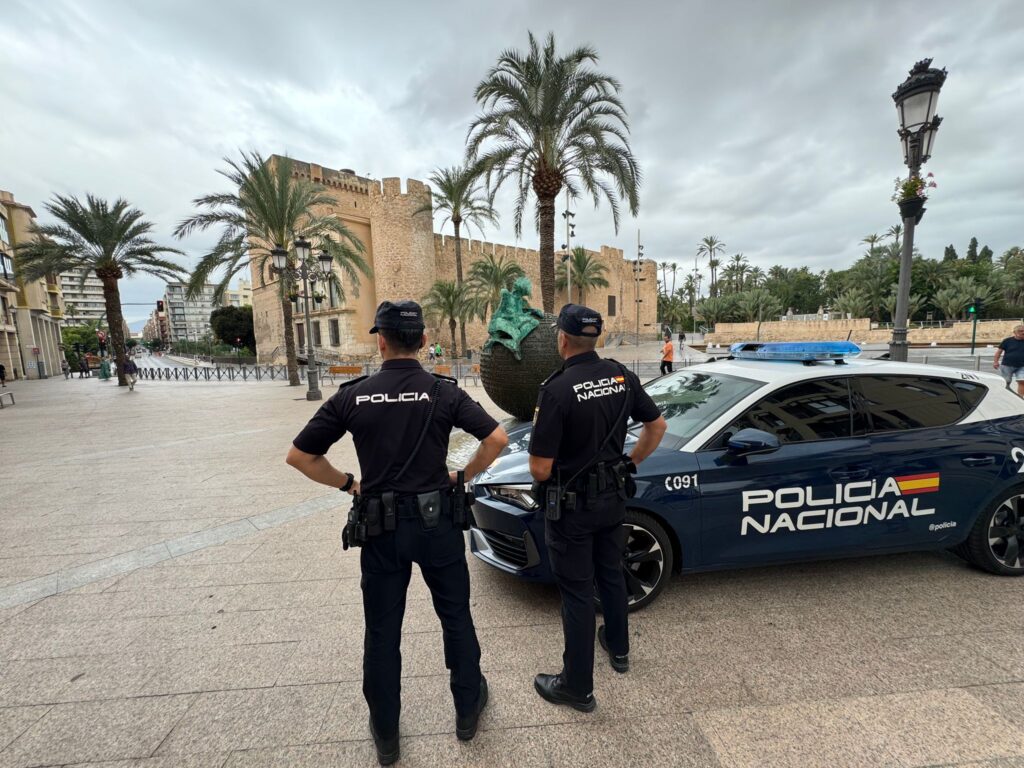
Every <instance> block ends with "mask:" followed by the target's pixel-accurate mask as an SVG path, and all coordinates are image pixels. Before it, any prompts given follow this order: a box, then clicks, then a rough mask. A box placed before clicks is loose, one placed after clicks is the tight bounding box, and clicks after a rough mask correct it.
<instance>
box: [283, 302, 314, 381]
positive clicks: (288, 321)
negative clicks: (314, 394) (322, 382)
mask: <svg viewBox="0 0 1024 768" xmlns="http://www.w3.org/2000/svg"><path fill="white" fill-rule="evenodd" d="M281 314H282V315H284V354H285V357H286V358H287V359H288V385H289V386H292V387H297V386H299V384H300V382H299V361H298V359H297V358H296V356H295V324H294V323H293V322H292V303H291V301H290V300H289V299H288V296H287V294H284V295H282V296H281ZM306 333H309V329H308V328H307V329H306Z"/></svg>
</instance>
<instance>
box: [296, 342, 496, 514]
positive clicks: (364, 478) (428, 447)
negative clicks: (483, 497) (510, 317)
mask: <svg viewBox="0 0 1024 768" xmlns="http://www.w3.org/2000/svg"><path fill="white" fill-rule="evenodd" d="M437 381H438V379H437V378H436V377H435V376H434V375H433V374H431V373H428V372H427V371H425V370H423V367H422V366H421V365H420V364H419V362H418V361H416V360H408V359H401V360H385V361H384V364H383V365H382V366H381V370H380V372H379V373H377V374H376V375H374V376H370V377H369V378H365V379H358V380H356V381H354V382H352V383H350V384H343V385H342V386H341V388H340V389H339V390H338V392H337V393H335V394H334V395H333V396H332V397H331V398H330V399H329V400H328V401H327V402H325V403H324V404H323V405H322V406H320V410H318V411H317V412H316V415H315V416H313V418H312V419H310V421H309V423H308V424H307V425H306V426H305V428H304V429H303V430H302V432H300V433H299V435H298V437H296V438H295V440H293V441H292V444H293V445H294V446H295V447H296V448H298V449H299V450H300V451H304V452H305V453H311V454H314V455H317V456H322V455H323V454H325V453H327V450H328V449H329V448H330V447H331V446H332V445H334V443H336V442H337V441H338V440H340V439H341V437H342V436H343V435H344V434H345V433H346V432H351V433H352V438H353V440H354V442H355V446H356V455H357V456H358V457H359V471H360V481H359V482H360V493H361V494H363V495H364V496H368V495H373V494H380V493H384V492H386V491H395V492H397V493H425V492H427V491H433V490H443V489H446V488H449V487H451V482H450V481H449V479H448V469H447V466H446V460H447V457H448V437H449V435H450V434H451V431H452V428H453V427H459V428H461V429H463V430H465V431H466V432H468V433H469V434H471V435H472V436H473V437H475V438H476V439H477V440H483V439H484V438H485V437H487V436H488V435H490V434H491V433H492V432H493V431H494V430H495V428H496V427H497V426H498V422H497V421H495V420H494V418H492V417H491V416H490V415H489V414H488V413H487V411H485V410H484V409H483V408H482V407H481V406H480V404H479V403H477V402H475V401H474V400H473V399H472V398H471V397H470V396H469V395H468V394H466V392H465V391H464V390H462V389H460V388H459V386H458V385H457V384H455V383H453V382H450V381H444V380H442V381H441V382H440V387H439V388H438V390H437V402H436V405H435V408H434V415H433V418H432V419H431V423H430V428H429V430H428V432H427V435H426V437H425V438H424V440H423V445H422V446H421V447H420V450H419V453H418V454H417V456H416V458H415V459H414V460H413V462H412V464H411V465H410V466H409V468H408V469H407V470H406V471H405V474H404V475H403V476H402V477H401V478H400V479H399V481H398V483H397V486H395V485H394V484H393V483H392V482H391V481H392V480H393V478H394V476H395V473H397V472H398V470H399V469H401V468H402V465H403V464H405V462H406V459H408V458H409V452H410V451H411V450H412V449H413V447H414V446H415V445H416V441H417V439H418V438H419V436H420V433H421V432H422V430H423V424H424V422H425V421H426V418H427V413H428V411H429V408H430V393H431V391H432V390H433V389H434V384H435V382H437Z"/></svg>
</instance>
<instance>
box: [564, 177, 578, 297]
mask: <svg viewBox="0 0 1024 768" xmlns="http://www.w3.org/2000/svg"><path fill="white" fill-rule="evenodd" d="M562 218H563V219H565V242H564V243H562V250H564V251H565V254H566V256H565V296H566V303H567V304H572V238H573V236H574V235H575V234H576V225H575V224H574V223H573V219H575V218H576V214H575V213H573V212H572V211H570V210H569V190H568V189H566V190H565V210H564V211H562Z"/></svg>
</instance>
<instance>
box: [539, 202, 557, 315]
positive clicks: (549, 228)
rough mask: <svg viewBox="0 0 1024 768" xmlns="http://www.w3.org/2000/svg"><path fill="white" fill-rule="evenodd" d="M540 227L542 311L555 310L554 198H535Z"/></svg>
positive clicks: (551, 311) (550, 311)
mask: <svg viewBox="0 0 1024 768" xmlns="http://www.w3.org/2000/svg"><path fill="white" fill-rule="evenodd" d="M537 223H538V228H539V229H540V298H541V304H543V306H544V311H545V312H549V313H553V312H554V311H555V198H554V196H552V197H539V196H538V198H537Z"/></svg>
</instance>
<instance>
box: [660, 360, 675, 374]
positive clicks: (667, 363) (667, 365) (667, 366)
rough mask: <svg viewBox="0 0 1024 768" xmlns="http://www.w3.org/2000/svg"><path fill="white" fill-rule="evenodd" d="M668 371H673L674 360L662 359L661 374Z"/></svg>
mask: <svg viewBox="0 0 1024 768" xmlns="http://www.w3.org/2000/svg"><path fill="white" fill-rule="evenodd" d="M666 373H672V361H671V360H662V361H661V375H662V376H664V375H665V374H666Z"/></svg>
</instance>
